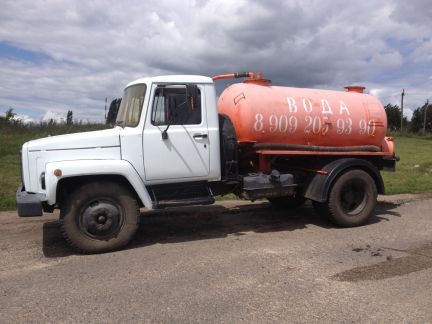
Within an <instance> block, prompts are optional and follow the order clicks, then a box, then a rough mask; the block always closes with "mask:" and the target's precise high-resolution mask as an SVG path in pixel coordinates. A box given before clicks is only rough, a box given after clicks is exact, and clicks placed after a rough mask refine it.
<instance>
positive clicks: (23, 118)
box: [12, 115, 35, 124]
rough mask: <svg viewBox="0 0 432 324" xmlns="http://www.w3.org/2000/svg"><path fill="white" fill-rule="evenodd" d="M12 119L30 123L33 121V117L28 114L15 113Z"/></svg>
mask: <svg viewBox="0 0 432 324" xmlns="http://www.w3.org/2000/svg"><path fill="white" fill-rule="evenodd" d="M12 119H13V120H16V121H19V122H21V123H23V124H30V123H33V122H34V121H35V120H34V119H33V118H31V117H30V116H28V115H15V116H14V117H13V118H12Z"/></svg>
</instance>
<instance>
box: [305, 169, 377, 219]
mask: <svg viewBox="0 0 432 324" xmlns="http://www.w3.org/2000/svg"><path fill="white" fill-rule="evenodd" d="M376 202H377V188H376V185H375V181H374V180H373V179H372V177H371V176H370V175H369V174H368V173H366V172H365V171H363V170H350V171H348V172H346V173H344V174H342V175H341V176H340V177H339V178H338V179H337V180H336V182H335V183H334V185H333V187H332V188H331V190H330V193H329V198H328V201H327V202H326V203H317V202H314V204H313V205H314V207H315V209H316V210H317V211H318V213H320V214H325V215H326V216H327V217H328V218H329V219H330V220H331V221H332V222H333V223H335V224H336V225H339V226H342V227H353V226H359V225H362V224H364V223H365V222H366V221H367V220H368V219H369V217H371V216H372V214H373V212H374V209H375V206H376Z"/></svg>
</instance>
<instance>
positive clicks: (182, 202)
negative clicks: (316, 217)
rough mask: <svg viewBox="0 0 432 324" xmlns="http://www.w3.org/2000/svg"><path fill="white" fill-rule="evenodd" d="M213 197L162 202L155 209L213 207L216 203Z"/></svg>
mask: <svg viewBox="0 0 432 324" xmlns="http://www.w3.org/2000/svg"><path fill="white" fill-rule="evenodd" d="M214 201H215V200H214V198H213V197H210V196H208V197H196V198H189V199H178V200H161V201H158V202H157V205H156V206H155V208H168V207H181V206H192V205H211V204H213V203H214Z"/></svg>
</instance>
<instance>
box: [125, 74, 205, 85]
mask: <svg viewBox="0 0 432 324" xmlns="http://www.w3.org/2000/svg"><path fill="white" fill-rule="evenodd" d="M140 83H146V84H150V83H213V80H212V78H209V77H206V76H202V75H160V76H155V77H151V78H141V79H138V80H135V81H132V82H130V83H129V84H128V85H127V87H129V86H131V85H134V84H140Z"/></svg>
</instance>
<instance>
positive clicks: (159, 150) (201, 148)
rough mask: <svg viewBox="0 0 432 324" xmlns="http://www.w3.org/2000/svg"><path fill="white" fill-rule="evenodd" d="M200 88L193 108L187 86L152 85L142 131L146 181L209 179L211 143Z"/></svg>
mask: <svg viewBox="0 0 432 324" xmlns="http://www.w3.org/2000/svg"><path fill="white" fill-rule="evenodd" d="M198 89H199V91H198V96H197V98H198V100H197V102H196V103H194V104H193V106H192V105H189V104H188V100H187V93H186V84H175V85H166V84H160V85H157V84H156V85H153V87H152V91H151V99H150V104H149V110H148V113H147V117H146V121H145V127H144V132H143V152H144V157H143V158H144V170H145V179H146V180H147V181H149V182H152V183H168V182H179V181H184V180H186V181H187V180H190V181H194V180H203V179H205V178H206V177H208V175H209V173H210V145H211V144H210V142H209V136H208V127H207V119H206V107H205V100H203V98H204V97H205V93H204V87H200V86H198ZM165 130H166V134H167V136H165V137H166V138H164V136H163V133H164V131H165Z"/></svg>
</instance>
